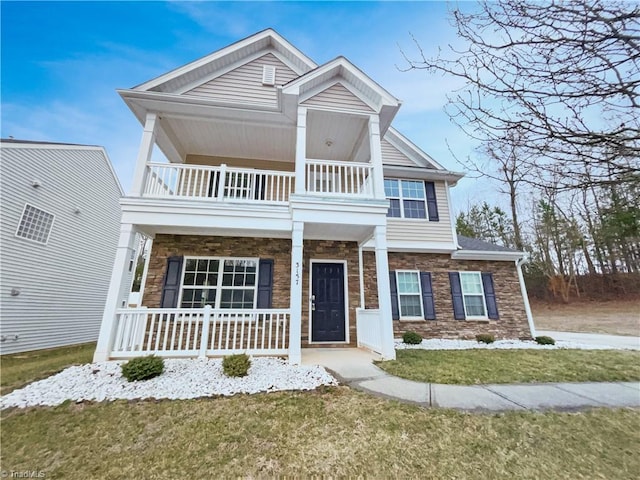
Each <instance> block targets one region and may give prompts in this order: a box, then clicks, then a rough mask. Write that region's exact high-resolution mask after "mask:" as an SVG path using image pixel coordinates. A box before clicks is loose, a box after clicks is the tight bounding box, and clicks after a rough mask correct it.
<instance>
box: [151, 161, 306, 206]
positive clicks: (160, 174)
mask: <svg viewBox="0 0 640 480" xmlns="http://www.w3.org/2000/svg"><path fill="white" fill-rule="evenodd" d="M294 177H295V174H294V173H293V172H279V171H275V170H253V169H245V168H229V167H227V166H226V165H221V166H219V167H210V166H205V165H184V164H174V163H148V164H147V170H146V178H145V183H144V190H143V193H142V195H143V196H144V197H153V198H165V197H172V198H185V199H193V200H203V199H206V200H213V201H243V202H246V201H249V202H273V203H287V202H288V201H289V196H290V195H291V193H292V191H293V185H294Z"/></svg>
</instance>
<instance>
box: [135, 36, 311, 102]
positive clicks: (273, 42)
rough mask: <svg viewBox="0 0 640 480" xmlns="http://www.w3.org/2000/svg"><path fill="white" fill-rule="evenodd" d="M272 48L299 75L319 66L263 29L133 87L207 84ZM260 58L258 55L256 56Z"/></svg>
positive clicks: (170, 90)
mask: <svg viewBox="0 0 640 480" xmlns="http://www.w3.org/2000/svg"><path fill="white" fill-rule="evenodd" d="M265 51H271V52H273V53H274V54H275V55H277V56H278V57H279V58H280V59H281V60H282V61H283V62H284V63H286V64H287V65H288V66H289V67H290V68H291V69H292V70H294V71H295V72H296V73H297V74H298V75H301V74H304V73H305V72H308V71H309V70H311V69H313V68H315V67H316V63H315V62H314V61H313V60H311V59H310V58H309V57H307V56H306V55H305V54H304V53H302V52H301V51H300V50H298V49H297V48H296V47H294V46H293V45H292V44H291V43H289V42H288V41H287V40H286V39H285V38H284V37H282V36H281V35H280V34H279V33H277V32H276V31H275V30H273V29H271V28H267V29H266V30H262V31H260V32H258V33H255V34H253V35H251V36H249V37H246V38H244V39H242V40H239V41H237V42H235V43H232V44H231V45H228V46H226V47H224V48H222V49H220V50H217V51H215V52H213V53H211V54H209V55H206V56H204V57H202V58H199V59H198V60H194V61H193V62H190V63H188V64H186V65H183V66H181V67H178V68H176V69H174V70H171V71H170V72H167V73H165V74H163V75H160V76H159V77H156V78H154V79H152V80H149V81H147V82H145V83H142V84H140V85H137V86H135V87H133V90H138V91H157V92H165V93H176V92H179V91H181V90H184V89H189V87H194V86H197V85H195V84H194V82H200V83H203V82H204V81H207V80H209V79H210V78H208V77H211V76H212V75H213V77H212V78H215V76H217V75H219V74H222V73H225V69H226V70H227V71H228V70H229V69H232V68H233V66H234V65H239V64H241V63H243V62H245V63H246V61H247V59H249V60H251V59H252V57H255V56H256V55H257V56H262V55H264V53H265ZM256 58H257V57H256Z"/></svg>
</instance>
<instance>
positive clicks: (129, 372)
mask: <svg viewBox="0 0 640 480" xmlns="http://www.w3.org/2000/svg"><path fill="white" fill-rule="evenodd" d="M121 368H122V376H123V377H124V378H126V379H127V380H129V381H130V382H135V381H138V380H148V379H150V378H153V377H157V376H158V375H160V374H161V373H162V372H163V370H164V360H163V359H162V358H160V357H156V356H155V355H149V356H146V357H138V358H134V359H133V360H130V361H128V362H127V363H125V364H123V365H122V367H121Z"/></svg>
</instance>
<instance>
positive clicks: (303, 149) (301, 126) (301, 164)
mask: <svg viewBox="0 0 640 480" xmlns="http://www.w3.org/2000/svg"><path fill="white" fill-rule="evenodd" d="M306 167H307V108H306V107H298V124H297V127H296V188H295V192H294V193H296V194H298V195H302V194H304V193H305V192H306V188H305V185H306V178H305V177H306V175H305V171H306Z"/></svg>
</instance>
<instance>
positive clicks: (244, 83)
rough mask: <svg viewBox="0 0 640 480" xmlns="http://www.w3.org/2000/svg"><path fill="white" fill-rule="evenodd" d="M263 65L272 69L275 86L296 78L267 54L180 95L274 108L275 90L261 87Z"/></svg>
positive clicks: (271, 87) (279, 62)
mask: <svg viewBox="0 0 640 480" xmlns="http://www.w3.org/2000/svg"><path fill="white" fill-rule="evenodd" d="M264 65H273V66H275V67H276V85H284V84H285V83H287V82H289V81H291V80H293V79H294V78H296V77H297V76H298V75H297V74H296V73H295V72H294V71H293V70H291V69H290V68H289V67H288V66H286V65H285V64H284V63H282V62H281V61H280V60H278V59H277V58H276V57H275V56H274V55H273V54H271V53H268V54H266V55H263V56H262V57H260V58H258V59H256V60H253V61H251V62H248V63H246V64H244V65H242V66H241V67H238V68H236V69H234V70H232V71H230V72H227V73H225V74H223V75H220V76H219V77H217V78H214V79H213V80H210V81H208V82H206V83H204V84H202V85H200V86H199V87H196V88H193V89H191V90H189V91H187V92H185V93H184V95H189V96H194V97H203V98H213V99H217V100H225V101H231V102H234V101H237V102H242V103H249V104H255V105H276V104H277V102H278V99H277V91H276V87H274V86H272V85H263V84H262V70H263V69H262V67H263V66H264Z"/></svg>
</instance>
